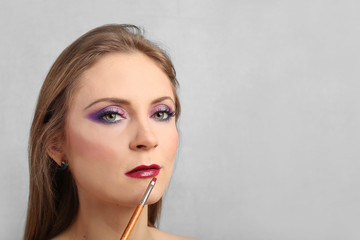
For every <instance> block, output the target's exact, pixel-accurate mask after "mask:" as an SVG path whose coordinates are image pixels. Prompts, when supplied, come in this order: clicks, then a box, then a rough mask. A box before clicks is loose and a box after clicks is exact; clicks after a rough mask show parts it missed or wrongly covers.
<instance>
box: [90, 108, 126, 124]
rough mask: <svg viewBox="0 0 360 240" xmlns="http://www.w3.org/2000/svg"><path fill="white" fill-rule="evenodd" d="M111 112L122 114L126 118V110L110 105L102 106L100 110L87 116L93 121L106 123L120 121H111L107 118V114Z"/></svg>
mask: <svg viewBox="0 0 360 240" xmlns="http://www.w3.org/2000/svg"><path fill="white" fill-rule="evenodd" d="M111 114H117V115H120V116H121V118H126V112H125V110H124V109H122V108H120V107H118V106H108V107H105V108H102V109H100V110H97V111H95V112H92V113H90V114H89V115H87V117H88V118H89V119H90V120H92V121H95V122H99V123H104V124H114V123H117V122H119V121H116V122H110V121H107V120H106V119H105V117H106V116H108V115H111Z"/></svg>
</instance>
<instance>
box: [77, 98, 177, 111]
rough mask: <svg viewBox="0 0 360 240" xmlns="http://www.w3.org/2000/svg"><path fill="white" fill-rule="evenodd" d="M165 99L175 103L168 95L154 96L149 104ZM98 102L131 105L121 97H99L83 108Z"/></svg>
mask: <svg viewBox="0 0 360 240" xmlns="http://www.w3.org/2000/svg"><path fill="white" fill-rule="evenodd" d="M165 100H171V101H172V102H173V103H174V104H175V101H174V100H173V99H172V98H171V97H169V96H164V97H159V98H156V99H155V100H153V101H152V102H151V104H156V103H159V102H162V101H165ZM99 102H112V103H116V104H122V105H131V104H130V102H129V101H128V100H125V99H121V98H100V99H98V100H96V101H94V102H92V103H91V104H90V105H88V106H87V107H86V108H84V110H86V109H88V108H90V107H91V106H93V105H95V104H97V103H99Z"/></svg>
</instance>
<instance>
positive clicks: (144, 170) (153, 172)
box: [125, 164, 160, 178]
mask: <svg viewBox="0 0 360 240" xmlns="http://www.w3.org/2000/svg"><path fill="white" fill-rule="evenodd" d="M159 172H160V166H159V165H157V164H151V165H149V166H146V165H140V166H137V167H136V168H134V169H133V170H130V171H129V172H127V173H125V175H126V176H128V177H132V178H149V177H155V176H157V175H158V174H159Z"/></svg>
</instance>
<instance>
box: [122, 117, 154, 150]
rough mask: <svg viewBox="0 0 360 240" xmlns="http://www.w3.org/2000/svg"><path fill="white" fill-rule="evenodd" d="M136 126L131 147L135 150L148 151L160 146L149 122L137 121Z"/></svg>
mask: <svg viewBox="0 0 360 240" xmlns="http://www.w3.org/2000/svg"><path fill="white" fill-rule="evenodd" d="M133 127H134V129H135V130H134V132H135V133H134V137H133V138H132V140H131V141H130V144H129V147H130V149H131V150H134V151H147V150H150V149H153V148H156V147H157V146H158V139H157V137H156V134H155V132H154V129H152V127H151V124H150V123H148V122H139V121H138V122H137V124H135V126H133Z"/></svg>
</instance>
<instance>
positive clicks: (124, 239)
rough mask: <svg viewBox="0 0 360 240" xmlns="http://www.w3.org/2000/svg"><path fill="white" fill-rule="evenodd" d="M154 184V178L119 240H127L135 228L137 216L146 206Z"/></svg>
mask: <svg viewBox="0 0 360 240" xmlns="http://www.w3.org/2000/svg"><path fill="white" fill-rule="evenodd" d="M155 183H156V178H155V177H154V178H153V179H152V180H151V181H150V183H149V186H148V187H147V189H146V191H145V194H144V196H143V198H142V200H141V201H140V203H139V205H138V206H137V207H136V209H135V211H134V213H133V215H132V216H131V218H130V221H129V223H128V225H127V226H126V228H125V230H124V233H123V235H122V236H121V238H120V240H127V239H128V238H129V236H130V233H131V231H132V230H133V228H134V226H135V224H136V222H137V220H138V218H139V216H140V214H141V211H142V210H143V208H144V206H145V204H146V201H147V199H148V198H149V196H150V193H151V190H152V189H153V188H154V186H155Z"/></svg>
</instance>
